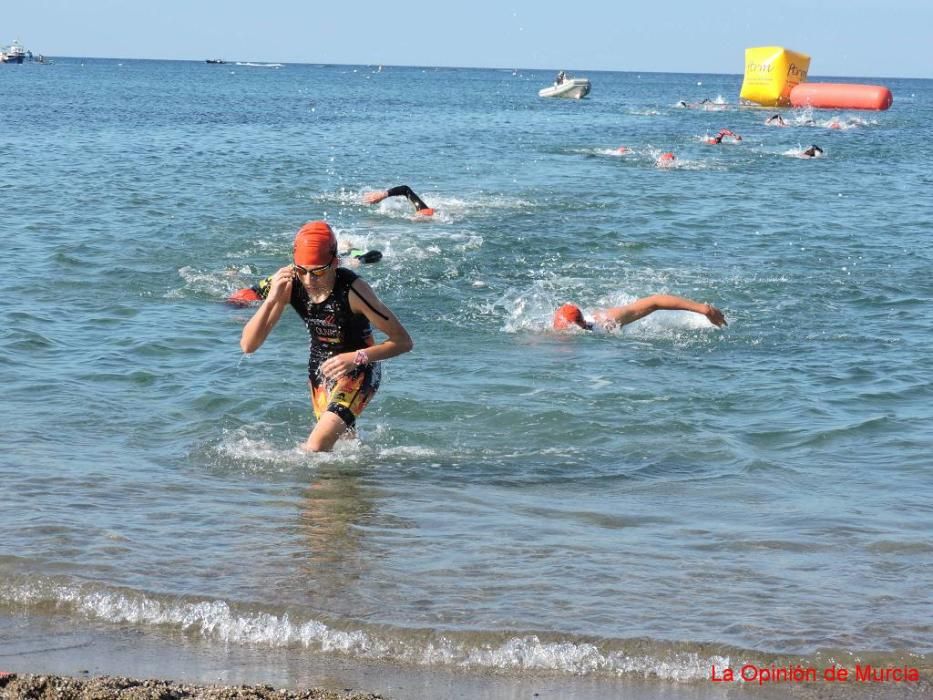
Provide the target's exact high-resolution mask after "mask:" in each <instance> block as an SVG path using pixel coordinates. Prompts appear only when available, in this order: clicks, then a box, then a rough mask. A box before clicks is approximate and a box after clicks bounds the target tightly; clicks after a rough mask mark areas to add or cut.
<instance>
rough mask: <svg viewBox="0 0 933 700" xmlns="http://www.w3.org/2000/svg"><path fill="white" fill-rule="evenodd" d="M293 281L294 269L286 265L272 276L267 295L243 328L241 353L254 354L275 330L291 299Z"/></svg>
mask: <svg viewBox="0 0 933 700" xmlns="http://www.w3.org/2000/svg"><path fill="white" fill-rule="evenodd" d="M294 279H295V269H294V268H293V267H292V266H291V265H286V266H285V267H283V268H281V269H279V270H278V271H277V272H276V273H275V274H274V275H272V280H271V283H270V286H269V294H268V295H267V296H266V299H265V301H263V302H262V305H261V306H260V307H259V308H258V309H256V313H254V314H253V317H252V318H251V319H250V320H249V322H248V323H247V324H246V326H245V327H244V328H243V333H242V335H241V336H240V348H241V349H242V350H243V352H256V351H257V350H258V349H259V347H260V346H261V345H262V344H263V343H264V342H265V340H266V337H267V336H268V335H269V332H270V331H271V330H272V329H273V328H275V324H276V323H278V322H279V319H280V318H281V317H282V311H284V310H285V307H286V306H288V302H289V300H290V299H291V296H292V284H293V283H294Z"/></svg>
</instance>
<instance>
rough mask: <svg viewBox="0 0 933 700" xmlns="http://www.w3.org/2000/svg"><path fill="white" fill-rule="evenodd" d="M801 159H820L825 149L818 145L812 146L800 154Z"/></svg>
mask: <svg viewBox="0 0 933 700" xmlns="http://www.w3.org/2000/svg"><path fill="white" fill-rule="evenodd" d="M800 155H801V157H803V158H819V157H820V156H821V155H823V149H822V148H820V147H819V146H817V145H815V144H814V145H811V146H810V147H809V148H806V149H804V150H803V151H801V152H800Z"/></svg>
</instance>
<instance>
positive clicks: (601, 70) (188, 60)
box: [42, 54, 933, 80]
mask: <svg viewBox="0 0 933 700" xmlns="http://www.w3.org/2000/svg"><path fill="white" fill-rule="evenodd" d="M42 55H43V56H45V57H46V58H73V59H93V60H102V61H176V62H180V63H205V62H207V60H208V59H206V58H201V59H198V58H141V57H128V56H67V55H53V54H42ZM220 60H223V61H224V64H236V63H278V64H282V65H283V66H284V65H293V66H346V67H359V66H365V67H376V66H379V67H383V68H421V69H431V68H435V69H436V68H445V69H458V70H500V71H554V70H569V71H571V72H580V71H587V72H593V73H636V74H637V73H656V74H667V75H728V76H733V75H735V76H740V77H741V76H743V75H744V73H741V72H728V73H720V72H715V71H671V70H635V69H624V70H623V69H608V68H582V69H578V68H563V69H562V68H553V67H552V68H534V67H515V66H512V67H509V66H455V65H434V66H432V65H406V64H400V63H398V64H397V63H339V62H327V61H314V62H306V61H274V60H268V59H266V60H258V59H246V60H242V59H235V60H227V59H220ZM814 75H817V76H825V77H829V78H851V79H855V80H860V79H864V80H884V79H889V80H933V76H931V77H929V78H922V77H911V76H893V75H845V74H842V73H839V74H832V73H825V74H821V73H815V74H814ZM808 77H809V75H808Z"/></svg>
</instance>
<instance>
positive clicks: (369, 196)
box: [363, 190, 389, 204]
mask: <svg viewBox="0 0 933 700" xmlns="http://www.w3.org/2000/svg"><path fill="white" fill-rule="evenodd" d="M388 196H389V192H388V190H382V191H381V192H367V193H366V194H364V195H363V201H364V202H366V203H367V204H378V203H379V202H381V201H382V200H383V199H385V198H386V197H388Z"/></svg>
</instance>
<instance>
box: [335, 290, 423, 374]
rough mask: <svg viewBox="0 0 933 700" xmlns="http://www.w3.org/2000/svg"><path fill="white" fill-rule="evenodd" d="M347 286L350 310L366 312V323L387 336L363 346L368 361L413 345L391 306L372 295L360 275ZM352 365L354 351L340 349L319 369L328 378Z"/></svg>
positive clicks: (354, 365)
mask: <svg viewBox="0 0 933 700" xmlns="http://www.w3.org/2000/svg"><path fill="white" fill-rule="evenodd" d="M350 290H351V293H350V309H351V311H353V312H354V313H358V314H363V315H364V316H366V318H368V319H369V322H370V323H372V324H373V325H374V326H375V327H376V328H378V329H379V330H380V331H382V332H383V333H385V334H386V336H388V337H387V338H386V339H385V340H384V341H382V342H381V343H379V344H378V345H373V346H371V347H368V348H366V355H367V357H368V358H369V361H370V362H378V361H379V360H388V359H389V358H390V357H396V356H397V355H401V354H403V353H406V352H409V351H410V350H411V349H412V348H413V347H414V346H415V343H414V341H413V340H412V339H411V336H410V335H408V331H407V330H405V326H403V325H402V323H401V321H399V320H398V318H397V317H396V316H395V314H394V313H392V310H391V309H389V307H388V306H386V305H385V304H383V303H382V300H380V299H379V297H378V296H376V293H375V292H374V291H373V290H372V287H370V286H369V285H368V284H366V282H364V281H363V280H362V279H356V280H354V281H353V284H352V285H351V286H350ZM355 368H356V353H355V352H342V353H340V354H339V355H334V356H333V357H330V358H328V359H327V360H326V361H325V362H324V363H323V364H322V365H321V372H322V373H323V374H324V376H325V377H327V378H328V379H336V378H338V377H341V376H343V375H344V374H347V373H348V372H351V371H352V370H354V369H355Z"/></svg>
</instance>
